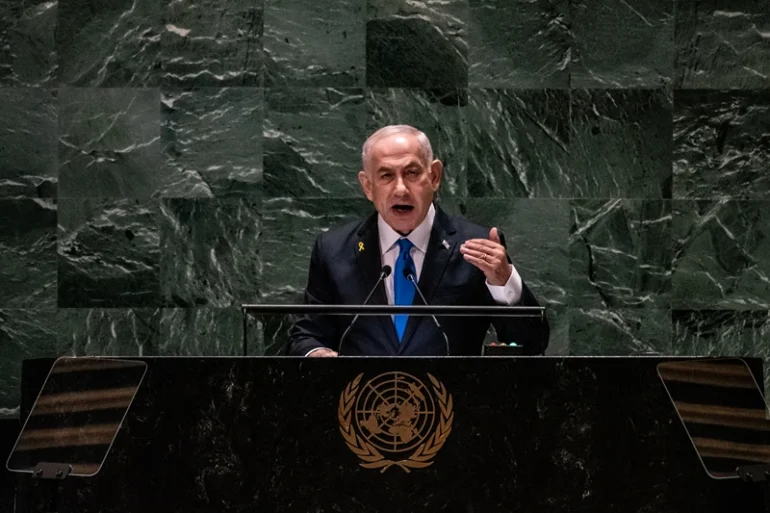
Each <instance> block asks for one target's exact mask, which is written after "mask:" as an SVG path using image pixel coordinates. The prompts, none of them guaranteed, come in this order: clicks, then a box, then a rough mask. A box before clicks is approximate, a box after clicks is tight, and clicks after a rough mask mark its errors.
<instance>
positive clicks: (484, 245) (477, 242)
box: [463, 239, 504, 251]
mask: <svg viewBox="0 0 770 513" xmlns="http://www.w3.org/2000/svg"><path fill="white" fill-rule="evenodd" d="M463 246H465V247H468V248H471V249H476V250H478V251H484V250H486V251H494V250H503V251H504V249H503V246H501V245H500V244H497V243H495V242H492V241H491V240H487V239H470V240H467V241H465V242H464V243H463Z"/></svg>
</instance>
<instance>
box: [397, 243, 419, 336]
mask: <svg viewBox="0 0 770 513" xmlns="http://www.w3.org/2000/svg"><path fill="white" fill-rule="evenodd" d="M398 247H399V248H400V251H399V253H398V259H397V260H396V271H395V273H394V276H393V289H394V295H395V296H396V304H397V305H407V306H409V305H411V304H412V301H414V285H412V284H411V283H410V282H409V280H407V279H406V277H405V276H404V269H410V270H411V271H412V273H414V265H413V263H412V257H411V255H410V254H409V251H410V250H411V249H412V248H413V247H414V244H412V243H411V242H410V241H409V239H399V240H398ZM415 279H416V276H415ZM408 318H409V315H407V314H399V315H394V316H393V322H394V323H395V324H396V333H398V340H399V342H400V341H401V337H403V336H404V330H405V329H406V321H407V319H408Z"/></svg>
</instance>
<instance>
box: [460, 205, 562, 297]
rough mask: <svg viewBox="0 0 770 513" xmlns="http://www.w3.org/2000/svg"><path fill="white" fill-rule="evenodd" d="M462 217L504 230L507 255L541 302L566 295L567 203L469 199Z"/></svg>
mask: <svg viewBox="0 0 770 513" xmlns="http://www.w3.org/2000/svg"><path fill="white" fill-rule="evenodd" d="M462 210H463V211H462V214H463V216H464V217H466V218H468V219H469V220H470V221H472V222H474V223H477V224H480V225H482V226H488V227H490V228H491V227H496V228H497V229H498V230H501V231H502V232H503V235H504V237H505V243H506V247H507V248H508V256H509V257H511V260H512V261H513V264H514V265H515V266H516V269H517V270H518V272H519V274H520V275H521V278H522V279H523V280H524V281H525V282H526V283H527V286H528V287H530V288H531V289H532V292H533V293H534V294H535V296H536V297H537V298H538V301H539V302H540V304H541V305H544V306H545V305H566V304H568V301H569V297H568V291H567V288H566V284H567V282H568V276H569V274H568V272H569V257H568V252H567V241H568V238H569V222H570V218H569V204H568V201H567V200H549V199H520V200H518V199H517V200H504V199H503V200H501V199H470V200H468V201H467V203H466V206H465V208H463V209H462Z"/></svg>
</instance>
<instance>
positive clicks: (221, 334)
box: [157, 307, 260, 356]
mask: <svg viewBox="0 0 770 513" xmlns="http://www.w3.org/2000/svg"><path fill="white" fill-rule="evenodd" d="M242 321H243V318H242V315H241V311H240V309H239V308H236V307H231V308H208V307H203V308H164V309H163V311H162V314H161V316H160V320H159V324H160V336H159V344H158V347H157V351H158V354H161V355H164V356H241V355H242V354H243V329H242ZM248 333H249V340H248V342H249V344H248V346H257V345H258V344H259V340H258V337H259V334H260V332H259V331H258V330H253V329H251V330H249V332H248Z"/></svg>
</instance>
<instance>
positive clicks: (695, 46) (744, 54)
mask: <svg viewBox="0 0 770 513" xmlns="http://www.w3.org/2000/svg"><path fill="white" fill-rule="evenodd" d="M768 31H770V4H768V3H767V1H766V0H733V1H731V2H722V1H720V0H698V1H694V0H679V1H678V2H677V10H676V28H675V33H676V39H675V44H676V49H675V52H676V54H675V61H674V70H675V71H674V85H675V87H677V88H681V89H696V88H709V89H767V88H768V87H770V39H768V36H767V34H768Z"/></svg>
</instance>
